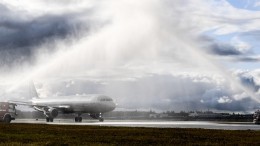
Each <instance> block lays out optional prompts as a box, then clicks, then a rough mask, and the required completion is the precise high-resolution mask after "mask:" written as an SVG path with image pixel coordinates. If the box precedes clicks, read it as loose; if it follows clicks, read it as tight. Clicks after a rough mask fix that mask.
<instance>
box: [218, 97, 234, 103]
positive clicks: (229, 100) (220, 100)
mask: <svg viewBox="0 0 260 146" xmlns="http://www.w3.org/2000/svg"><path fill="white" fill-rule="evenodd" d="M231 102H232V100H231V99H230V98H229V97H228V96H222V97H220V98H219V99H218V103H222V104H223V103H231Z"/></svg>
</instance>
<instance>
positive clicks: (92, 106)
mask: <svg viewBox="0 0 260 146" xmlns="http://www.w3.org/2000/svg"><path fill="white" fill-rule="evenodd" d="M31 102H32V105H33V107H34V109H35V110H37V111H40V112H43V113H44V115H45V116H46V120H47V119H52V120H53V118H55V117H57V115H58V113H62V114H69V113H75V114H78V117H79V118H81V117H80V115H81V114H84V113H88V114H89V115H90V116H91V117H92V118H95V119H99V120H101V121H103V118H102V116H101V115H102V114H103V113H106V112H110V111H113V110H114V109H115V108H116V104H115V103H114V101H113V99H112V98H111V97H108V96H105V95H86V96H60V97H51V98H50V97H49V98H34V99H32V100H31ZM81 119H82V118H81ZM75 121H76V118H75Z"/></svg>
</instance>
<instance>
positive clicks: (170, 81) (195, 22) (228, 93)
mask: <svg viewBox="0 0 260 146" xmlns="http://www.w3.org/2000/svg"><path fill="white" fill-rule="evenodd" d="M257 4H259V3H254V4H253V3H250V5H248V7H239V6H238V5H237V4H234V3H233V2H232V1H231V0H230V1H225V0H220V1H196V2H195V1H192V0H185V1H183V0H175V1H171V0H152V1H151V0H142V1H138V0H133V1H121V0H109V1H107V0H100V1H96V0H84V1H83V0H66V1H63V0H53V1H49V0H47V1H46V0H38V1H32V0H23V1H22V2H20V1H15V0H8V1H7V0H3V1H1V2H0V18H1V19H0V93H1V96H0V99H1V100H3V101H7V100H9V101H20V102H21V103H22V102H23V103H28V101H30V100H31V99H32V97H33V96H32V95H31V94H30V90H29V89H28V82H30V80H33V81H34V84H35V88H36V90H37V93H38V94H39V98H36V99H33V100H32V102H29V103H31V106H32V107H33V108H34V109H36V110H37V111H41V112H42V113H43V114H44V115H45V116H46V120H47V121H50V122H51V121H53V118H55V117H56V116H57V115H58V114H59V113H75V114H76V116H75V121H76V122H80V121H82V117H81V114H84V113H88V114H90V116H91V117H93V118H96V119H99V120H100V121H103V118H102V114H103V113H105V112H109V111H112V110H114V109H115V103H117V104H118V105H119V106H120V108H121V109H127V110H139V109H140V110H148V111H149V110H151V109H152V110H155V111H173V110H174V111H183V110H184V111H192V110H207V109H210V110H214V111H228V112H242V113H253V112H254V111H256V110H257V109H258V108H259V101H260V98H259V93H260V92H259V87H260V79H259V73H260V70H259V65H258V62H259V53H260V52H259V46H260V44H259V42H258V41H256V40H258V39H259V25H260V22H259V20H258V17H259V16H260V12H259V11H258V10H259V9H257V8H258V7H259V5H257ZM249 6H250V7H249ZM245 18H246V19H245ZM17 108H18V109H19V105H18V106H17ZM23 108H24V107H20V109H19V110H24V109H23Z"/></svg>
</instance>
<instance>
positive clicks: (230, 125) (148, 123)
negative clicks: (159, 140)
mask: <svg viewBox="0 0 260 146" xmlns="http://www.w3.org/2000/svg"><path fill="white" fill-rule="evenodd" d="M12 123H31V124H56V125H82V126H120V127H153V128H203V129H223V130H260V125H255V124H253V123H252V122H225V123H224V122H205V121H163V120H161V121H152V120H106V121H104V122H98V121H97V120H83V121H82V122H81V123H75V122H74V120H73V119H55V120H54V122H48V123H47V122H46V121H45V119H39V120H36V119H16V120H14V121H12Z"/></svg>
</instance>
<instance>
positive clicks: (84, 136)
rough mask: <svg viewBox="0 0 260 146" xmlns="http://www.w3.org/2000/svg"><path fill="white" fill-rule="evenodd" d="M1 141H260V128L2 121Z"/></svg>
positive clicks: (125, 142) (188, 142)
mask: <svg viewBox="0 0 260 146" xmlns="http://www.w3.org/2000/svg"><path fill="white" fill-rule="evenodd" d="M0 145H102V146H103V145H260V131H252V130H246V131H232V130H207V129H181V128H125V127H103V126H102V127H101V126H100V127H98V126H75V125H73V126H69V125H46V124H0Z"/></svg>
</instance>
